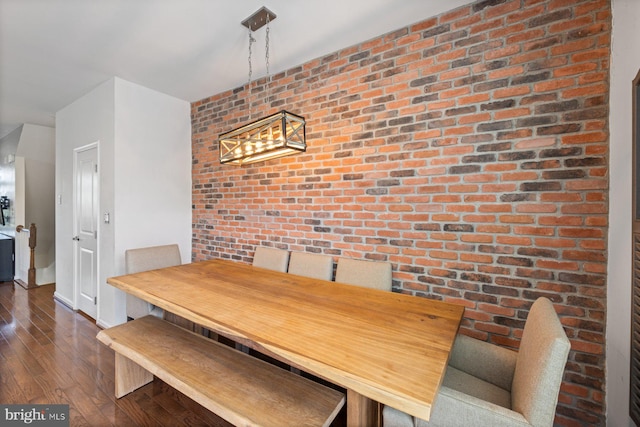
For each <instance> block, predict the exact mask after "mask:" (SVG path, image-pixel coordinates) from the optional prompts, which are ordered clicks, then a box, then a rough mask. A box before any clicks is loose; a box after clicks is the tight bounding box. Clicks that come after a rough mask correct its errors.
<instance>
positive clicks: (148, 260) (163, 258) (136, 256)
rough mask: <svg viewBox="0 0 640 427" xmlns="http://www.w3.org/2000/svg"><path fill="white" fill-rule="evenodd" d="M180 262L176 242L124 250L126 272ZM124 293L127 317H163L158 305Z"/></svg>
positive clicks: (170, 265)
mask: <svg viewBox="0 0 640 427" xmlns="http://www.w3.org/2000/svg"><path fill="white" fill-rule="evenodd" d="M180 264H182V258H181V257H180V248H179V247H178V245H177V244H172V245H162V246H151V247H146V248H137V249H128V250H126V251H125V252H124V265H125V272H126V274H134V273H140V272H142V271H148V270H156V269H159V268H164V267H173V266H175V265H180ZM126 295H127V296H126V298H127V300H126V305H127V309H126V311H127V317H128V318H129V319H137V318H139V317H142V316H146V315H147V314H153V315H154V316H157V317H163V310H162V309H161V308H160V307H156V306H154V305H153V304H151V303H149V302H147V301H143V300H141V299H140V298H137V297H134V296H133V295H130V294H126Z"/></svg>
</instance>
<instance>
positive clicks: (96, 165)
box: [93, 163, 98, 173]
mask: <svg viewBox="0 0 640 427" xmlns="http://www.w3.org/2000/svg"><path fill="white" fill-rule="evenodd" d="M93 168H94V169H95V171H96V173H98V164H97V163H96V164H95V165H93Z"/></svg>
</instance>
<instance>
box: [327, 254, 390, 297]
mask: <svg viewBox="0 0 640 427" xmlns="http://www.w3.org/2000/svg"><path fill="white" fill-rule="evenodd" d="M335 281H336V282H339V283H346V284H347V285H356V286H363V287H366V288H373V289H380V290H383V291H391V264H390V263H388V262H382V261H363V260H357V259H351V258H339V259H338V267H337V268H336V279H335Z"/></svg>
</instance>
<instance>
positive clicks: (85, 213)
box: [73, 144, 98, 319]
mask: <svg viewBox="0 0 640 427" xmlns="http://www.w3.org/2000/svg"><path fill="white" fill-rule="evenodd" d="M74 155H75V188H74V192H75V197H74V203H75V206H74V217H75V218H74V223H75V236H74V237H73V240H75V257H74V262H75V266H74V267H75V268H74V270H75V275H74V280H75V286H74V289H75V290H76V296H77V298H76V301H77V304H78V309H79V310H81V311H83V312H84V313H85V314H87V315H89V316H90V317H92V318H93V319H95V318H96V311H97V310H96V307H97V296H98V146H97V144H91V145H89V146H87V147H83V148H79V149H77V150H76V151H75V152H74Z"/></svg>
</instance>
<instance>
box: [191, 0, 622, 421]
mask: <svg viewBox="0 0 640 427" xmlns="http://www.w3.org/2000/svg"><path fill="white" fill-rule="evenodd" d="M610 31H611V17H610V3H609V1H608V0H601V1H598V0H589V1H579V0H514V1H509V0H488V1H480V2H476V3H473V4H471V5H468V6H465V7H461V8H458V9H455V10H453V11H450V12H448V13H445V14H442V15H440V16H437V17H430V18H427V19H425V20H424V21H422V22H419V23H417V24H415V25H410V26H408V27H406V28H401V29H399V30H397V31H395V32H392V33H389V34H385V35H382V36H380V37H378V38H376V39H373V40H369V41H365V42H363V43H362V44H360V45H357V46H352V47H347V48H345V49H344V50H341V51H339V52H335V53H331V54H328V55H326V56H324V57H322V58H318V59H316V60H313V61H310V62H308V63H306V64H303V65H301V66H299V67H296V68H292V69H290V70H287V71H285V72H283V73H280V74H277V75H276V76H274V78H273V80H272V82H271V83H270V84H269V87H268V93H269V95H270V102H268V103H267V102H266V101H265V94H266V93H267V90H266V85H267V81H266V79H264V78H263V79H262V80H258V81H254V82H252V84H251V85H250V87H248V86H247V85H245V86H244V87H240V88H237V89H234V90H229V91H227V92H224V93H221V94H217V95H214V96H211V97H210V98H206V99H203V100H201V101H198V102H195V103H193V105H192V120H193V207H194V208H193V258H194V259H195V260H202V259H208V258H216V257H220V258H230V259H234V260H237V261H241V262H250V261H251V259H252V256H253V252H254V249H255V247H256V246H257V245H266V246H275V247H280V248H285V249H289V250H292V251H309V252H318V253H324V254H331V255H334V256H335V257H354V258H365V259H372V260H389V261H391V262H392V263H393V270H394V271H393V280H394V290H395V291H396V292H405V293H411V294H415V295H418V296H421V297H427V298H435V299H443V300H447V301H451V302H455V303H458V304H463V305H465V307H466V316H465V321H464V324H463V333H465V334H468V335H472V336H474V337H477V338H480V339H482V340H487V341H490V342H493V343H496V344H499V345H503V346H508V347H514V348H516V347H517V346H518V340H519V337H520V336H521V333H522V326H523V324H524V320H525V318H526V316H527V313H528V309H529V307H530V305H531V303H532V301H533V300H534V299H535V298H537V297H538V296H541V295H544V296H547V297H549V298H550V299H551V300H552V301H553V302H554V303H555V307H556V310H557V311H558V312H559V313H560V315H561V318H562V322H563V324H564V326H565V329H566V331H567V334H568V335H569V337H570V339H571V342H572V351H571V354H570V357H569V363H568V364H567V370H566V374H565V378H564V383H563V386H562V390H561V393H560V398H559V405H558V412H557V417H556V423H557V424H558V425H604V381H605V375H604V357H605V355H604V351H605V342H604V340H605V307H606V297H605V295H606V282H607V277H606V262H607V259H606V258H607V252H606V248H607V240H606V239H607V227H608V224H607V216H608V99H609V82H608V78H609V77H608V76H609V73H608V72H609V54H610ZM280 109H287V110H289V111H291V112H294V113H296V114H300V115H303V116H304V117H305V118H306V120H307V128H306V131H307V144H308V149H307V152H306V153H304V154H301V155H297V156H292V157H288V158H283V159H279V160H273V161H269V162H267V163H261V164H256V165H253V166H247V167H242V168H236V167H233V166H221V165H220V164H219V162H218V150H217V146H216V138H217V136H218V134H219V133H221V132H225V131H228V130H231V129H233V128H235V127H237V126H239V125H240V124H243V123H246V122H248V121H249V119H250V116H249V112H251V114H252V117H253V119H256V118H258V117H261V116H264V115H267V114H269V113H273V112H276V111H278V110H280Z"/></svg>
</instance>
